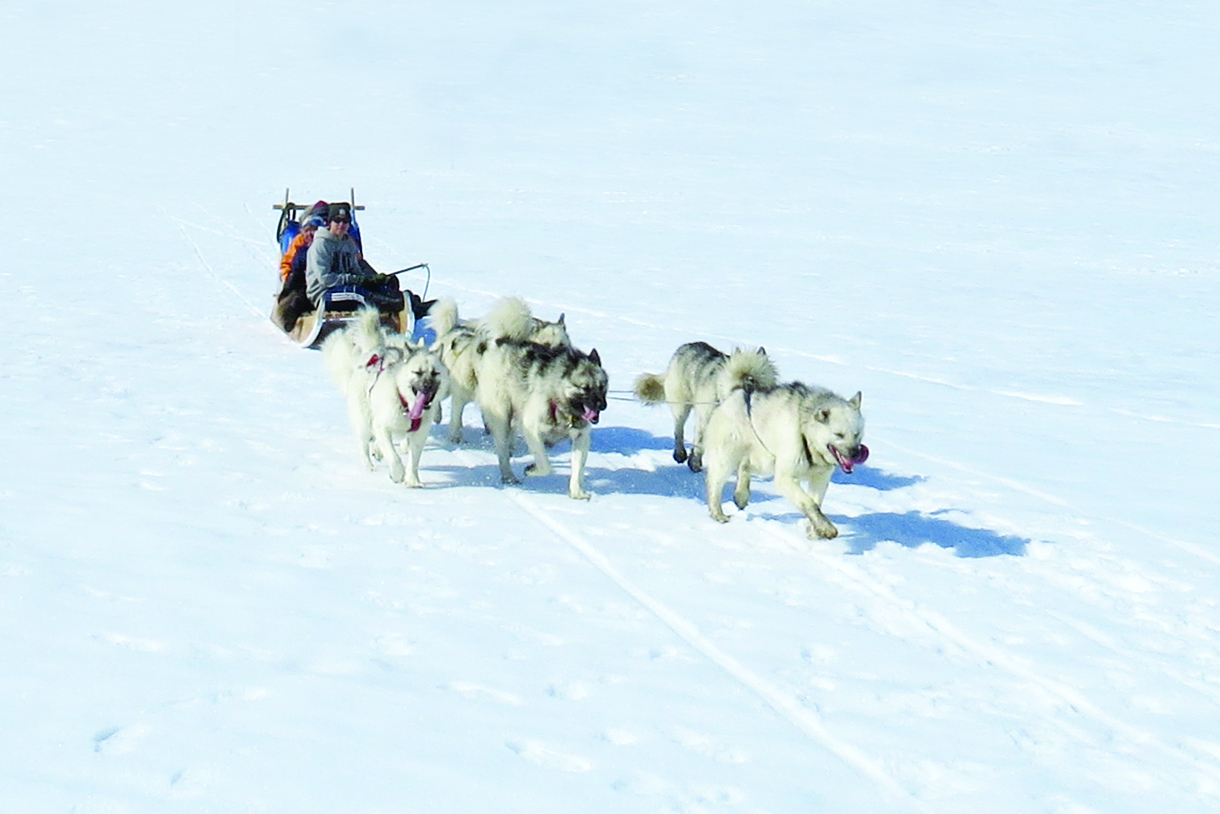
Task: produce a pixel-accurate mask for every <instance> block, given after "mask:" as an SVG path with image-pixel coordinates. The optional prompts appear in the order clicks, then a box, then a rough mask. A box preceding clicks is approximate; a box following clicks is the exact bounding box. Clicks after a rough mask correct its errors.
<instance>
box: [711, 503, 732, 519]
mask: <svg viewBox="0 0 1220 814" xmlns="http://www.w3.org/2000/svg"><path fill="white" fill-rule="evenodd" d="M709 513H710V514H711V515H712V519H713V520H715V521H716V522H717V523H727V522H729V516H728V515H727V514H725V513H724V511H723V510H722V509H721V508H720V507H719V506H716V507H713V508H712V510H711V511H710V512H709Z"/></svg>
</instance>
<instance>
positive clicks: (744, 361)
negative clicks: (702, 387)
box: [717, 348, 779, 401]
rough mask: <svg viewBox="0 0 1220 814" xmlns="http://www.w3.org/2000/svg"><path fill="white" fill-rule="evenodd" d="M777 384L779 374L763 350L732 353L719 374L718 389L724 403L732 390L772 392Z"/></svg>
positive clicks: (740, 350)
mask: <svg viewBox="0 0 1220 814" xmlns="http://www.w3.org/2000/svg"><path fill="white" fill-rule="evenodd" d="M777 384H779V373H778V372H777V371H776V369H775V363H774V362H772V361H771V357H770V356H768V355H767V351H766V349H765V348H757V349H752V348H747V349H744V350H743V349H737V350H735V351H733V352H732V353H731V354H730V355H729V358H728V361H726V362H725V363H724V369H723V370H722V371H721V372H720V376H719V382H718V388H719V393H718V394H717V395H719V396H720V400H721V401H724V399H725V398H727V397H728V395H729V394H730V393H732V392H733V391H734V390H748V391H752V392H756V391H766V390H773V389H775V386H776V385H777Z"/></svg>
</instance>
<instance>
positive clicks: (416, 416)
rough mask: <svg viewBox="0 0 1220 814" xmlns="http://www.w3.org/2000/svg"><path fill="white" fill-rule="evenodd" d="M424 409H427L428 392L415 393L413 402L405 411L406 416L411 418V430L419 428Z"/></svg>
mask: <svg viewBox="0 0 1220 814" xmlns="http://www.w3.org/2000/svg"><path fill="white" fill-rule="evenodd" d="M426 409H428V394H427V393H416V394H415V402H414V403H413V404H412V405H411V409H410V410H409V411H408V412H407V418H409V419H411V432H415V431H416V430H418V429H419V425H420V424H421V423H422V422H423V418H424V410H426Z"/></svg>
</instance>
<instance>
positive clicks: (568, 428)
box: [475, 337, 609, 500]
mask: <svg viewBox="0 0 1220 814" xmlns="http://www.w3.org/2000/svg"><path fill="white" fill-rule="evenodd" d="M475 350H476V351H477V352H478V354H479V356H480V357H482V363H481V365H480V368H479V381H478V402H479V409H480V410H482V412H483V420H484V421H485V422H486V423H487V428H488V429H489V430H490V431H491V434H492V437H493V438H494V439H495V444H496V454H497V456H498V457H499V459H500V479H501V480H502V481H503V482H504V483H520V480H519V479H518V478H517V476H516V475H514V474H513V470H512V466H511V465H510V463H509V458H510V457H511V453H512V444H513V435H514V433H513V431H514V429H520V430H521V434H522V435H524V436H525V442H526V444H527V445H528V446H529V450H530V452H531V453H533V456H534V461H533V463H532V464H530V465H529V466H528V467H526V470H525V471H526V472H527V473H532V474H536V475H549V474H550V473H551V463H550V460H549V459H548V458H547V447H549V446H553V445H554V444H557V443H559V442H560V441H562V440H563V439H564V438H570V439H571V441H572V471H571V476H570V477H569V480H568V496H569V497H572V498H574V499H576V500H588V499H589V493H588V492H586V491H585V489H584V474H585V460H586V459H587V458H588V455H589V445H590V442H591V440H592V439H591V435H592V428H593V425H594V424H596V423H597V422H598V421H599V420H600V418H601V413H602V410H605V409H606V390H607V387H608V386H609V383H608V379H607V376H606V371H605V370H603V369H602V366H601V358H600V357H599V356H598V354H597V351H596V350H594V351H592V352H590V353H588V354H585V353H583V352H581V351H579V350H577V349H575V348H571V347H551V346H549V345H542V344H539V343H537V342H527V341H522V340H519V339H513V338H509V337H500V338H499V339H482V340H480V341H479V343H478V347H476V348H475Z"/></svg>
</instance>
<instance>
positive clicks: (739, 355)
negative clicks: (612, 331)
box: [635, 342, 779, 472]
mask: <svg viewBox="0 0 1220 814" xmlns="http://www.w3.org/2000/svg"><path fill="white" fill-rule="evenodd" d="M778 379H779V376H778V374H777V373H776V371H775V365H774V364H773V363H772V362H771V358H770V357H769V356H767V351H766V349H765V348H758V349H757V350H753V349H747V350H742V349H737V350H734V351H733V353H732V354H726V353H722V352H721V351H718V350H716V349H715V348H713V347H712V346H711V345H709V344H707V343H706V342H688V343H687V344H685V345H683V346H682V347H680V348H678V349H677V350H676V351H674V355H673V356H672V357H671V358H670V360H669V367H668V368H667V369H666V371H665V375H663V376H661V375H657V374H656V373H645V374H643V375H641V376H640V377H639V378H637V379H636V380H635V395H636V398H638V399H639V400H640V401H642V402H644V403H645V404H660V403H662V402H668V403H669V409H670V410H672V411H673V414H674V460H675V461H677V462H678V463H682V462H683V461H686V465H687V466H689V467H690V469H691V471H692V472H698V471H699V470H700V469H702V468H703V435H704V432H705V431H706V427H707V421H708V417H709V416H710V415H711V414H712V410H714V409H715V408H716V405H718V404H719V403H720V402H722V401H724V400H725V399H726V398H728V396H729V394H730V393H732V392H733V391H734V390H738V389H747V390H769V389H771V388H772V387H775V385H776V383H777V381H778ZM692 409H693V410H694V412H695V435H694V444H693V445H692V447H691V451H690V454H689V455H687V452H686V441H685V439H684V431H685V427H686V420H687V418H689V417H690V414H691V410H692Z"/></svg>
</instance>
